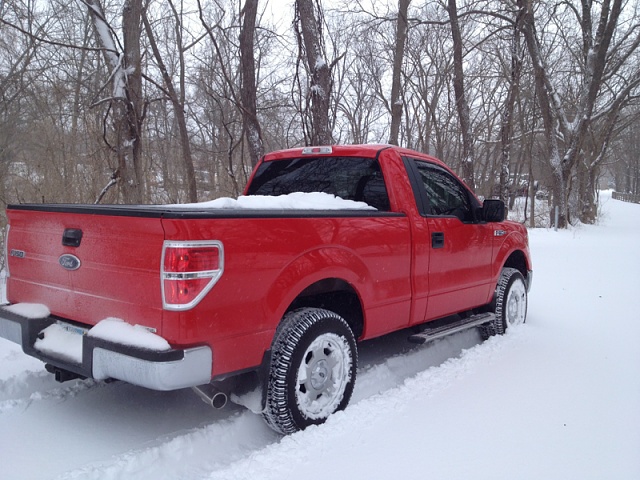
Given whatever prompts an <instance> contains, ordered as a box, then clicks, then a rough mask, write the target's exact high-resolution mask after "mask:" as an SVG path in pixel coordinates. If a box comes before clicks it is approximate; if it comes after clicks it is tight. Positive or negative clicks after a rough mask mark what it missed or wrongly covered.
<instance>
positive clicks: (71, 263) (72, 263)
mask: <svg viewBox="0 0 640 480" xmlns="http://www.w3.org/2000/svg"><path fill="white" fill-rule="evenodd" d="M58 263H59V264H60V266H61V267H62V268H64V269H66V270H77V269H79V268H80V259H79V258H78V257H76V256H75V255H71V254H69V253H65V254H64V255H60V258H58Z"/></svg>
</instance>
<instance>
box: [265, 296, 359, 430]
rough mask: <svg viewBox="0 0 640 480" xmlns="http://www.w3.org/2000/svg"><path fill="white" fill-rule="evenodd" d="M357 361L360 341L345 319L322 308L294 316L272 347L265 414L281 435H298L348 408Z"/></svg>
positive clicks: (286, 319)
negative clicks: (357, 341)
mask: <svg viewBox="0 0 640 480" xmlns="http://www.w3.org/2000/svg"><path fill="white" fill-rule="evenodd" d="M357 362H358V353H357V347H356V342H355V338H354V335H353V332H352V331H351V328H350V327H349V325H348V324H347V322H346V321H345V320H344V319H343V318H342V317H340V316H339V315H337V314H336V313H334V312H331V311H329V310H323V309H319V308H303V309H300V310H295V311H293V312H290V313H288V314H287V315H286V316H285V317H284V319H283V320H282V323H281V325H280V327H279V328H278V330H277V331H276V335H275V338H274V341H273V346H272V352H271V364H270V367H269V377H268V379H267V382H266V386H265V388H266V396H265V410H264V413H263V416H264V418H265V420H266V422H267V424H268V425H269V426H270V427H271V428H273V429H274V430H275V431H277V432H279V433H283V434H289V433H294V432H296V431H298V430H303V429H304V428H306V427H308V426H309V425H318V424H321V423H323V422H325V421H326V420H327V418H328V417H329V415H331V414H332V413H334V412H336V411H338V410H343V409H344V408H346V406H347V404H348V403H349V400H350V399H351V394H352V393H353V387H354V384H355V379H356V368H357Z"/></svg>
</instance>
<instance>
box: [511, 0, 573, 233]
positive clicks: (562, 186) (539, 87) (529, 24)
mask: <svg viewBox="0 0 640 480" xmlns="http://www.w3.org/2000/svg"><path fill="white" fill-rule="evenodd" d="M518 7H519V8H521V9H523V11H524V14H523V33H524V37H525V41H526V44H527V50H528V51H529V56H530V57H531V63H532V64H533V71H534V78H535V87H536V96H537V99H538V105H539V106H540V113H541V115H542V122H543V125H544V131H545V139H546V143H547V155H548V161H549V164H550V165H551V168H552V171H553V181H552V192H553V210H552V214H551V221H552V222H553V221H554V220H553V219H554V213H553V212H554V211H555V208H556V207H557V208H558V225H556V226H557V227H558V228H566V226H567V217H568V210H567V189H566V178H567V177H566V175H567V173H565V169H564V168H563V163H562V161H561V158H560V149H559V147H558V140H557V138H556V132H555V128H554V119H555V116H554V112H553V107H552V105H551V98H550V93H549V92H548V90H547V83H548V82H547V78H546V77H547V72H546V67H545V65H544V61H543V59H542V57H541V55H540V49H539V47H538V40H537V36H536V30H535V19H534V17H533V5H532V3H531V2H530V0H518Z"/></svg>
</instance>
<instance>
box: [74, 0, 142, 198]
mask: <svg viewBox="0 0 640 480" xmlns="http://www.w3.org/2000/svg"><path fill="white" fill-rule="evenodd" d="M87 6H88V10H89V14H90V15H91V18H92V20H93V27H94V34H95V36H96V40H97V43H98V45H100V46H101V47H102V48H103V55H104V58H105V61H106V63H107V65H108V66H109V68H110V69H111V81H112V84H113V87H112V95H111V98H110V99H108V100H109V104H110V108H111V110H112V112H113V113H112V114H111V117H112V130H113V132H114V135H115V145H111V144H109V142H108V141H107V140H106V136H105V141H107V143H108V145H109V147H110V149H111V150H112V151H113V152H115V154H116V157H117V160H118V167H117V169H116V171H115V172H114V174H113V176H112V178H117V179H118V184H119V186H120V194H121V197H122V200H123V201H124V203H142V188H141V185H142V167H141V163H140V162H141V160H140V157H141V153H142V145H141V142H140V127H141V124H142V118H141V112H142V93H141V92H142V78H141V65H140V33H141V32H140V15H141V11H142V0H127V2H126V3H125V5H124V8H123V11H122V14H123V23H122V31H123V36H124V52H122V53H121V52H120V51H119V50H118V47H117V46H116V43H115V41H114V38H113V36H112V33H111V28H110V26H109V25H108V24H107V21H106V19H105V17H104V14H103V11H104V10H103V8H102V5H101V4H100V2H99V0H88V2H87ZM105 131H106V128H105ZM109 185H112V181H111V180H110V181H109Z"/></svg>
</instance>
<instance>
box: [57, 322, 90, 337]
mask: <svg viewBox="0 0 640 480" xmlns="http://www.w3.org/2000/svg"><path fill="white" fill-rule="evenodd" d="M56 323H57V324H58V325H60V326H61V327H62V328H64V329H65V330H66V331H67V332H69V333H73V334H75V335H86V334H87V333H88V332H89V329H88V328H83V327H77V326H76V325H70V324H68V323H64V322H56Z"/></svg>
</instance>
